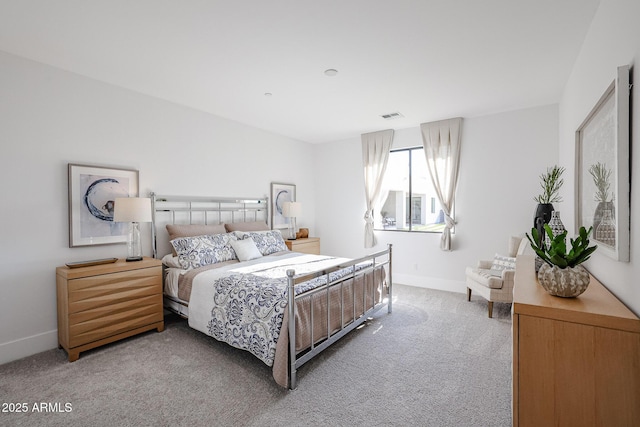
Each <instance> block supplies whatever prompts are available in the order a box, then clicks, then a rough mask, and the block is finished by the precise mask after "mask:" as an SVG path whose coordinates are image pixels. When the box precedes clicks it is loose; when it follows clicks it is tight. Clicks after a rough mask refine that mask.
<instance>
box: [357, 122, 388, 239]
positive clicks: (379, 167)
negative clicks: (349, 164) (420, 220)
mask: <svg viewBox="0 0 640 427" xmlns="http://www.w3.org/2000/svg"><path fill="white" fill-rule="evenodd" d="M361 138H362V164H363V166H364V190H365V197H366V201H367V211H366V212H365V213H364V220H365V225H364V247H365V248H371V247H373V246H375V245H376V236H375V234H374V233H373V225H374V221H373V217H374V211H375V209H376V207H377V206H378V205H379V203H380V202H381V200H380V196H381V193H382V191H381V190H382V181H383V178H384V172H385V171H386V169H387V163H388V161H389V151H390V150H391V144H392V143H393V129H388V130H382V131H379V132H371V133H365V134H362V135H361Z"/></svg>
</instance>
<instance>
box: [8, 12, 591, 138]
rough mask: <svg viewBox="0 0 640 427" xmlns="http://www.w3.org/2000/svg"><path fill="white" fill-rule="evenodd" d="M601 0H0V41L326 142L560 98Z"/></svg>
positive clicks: (11, 49)
mask: <svg viewBox="0 0 640 427" xmlns="http://www.w3.org/2000/svg"><path fill="white" fill-rule="evenodd" d="M598 4H599V0H483V1H479V0H413V1H411V0H386V1H381V0H313V1H308V0H244V1H243V0H237V1H233V0H226V1H220V0H101V1H100V0H56V1H51V0H0V50H3V51H5V52H8V53H12V54H16V55H20V56H23V57H26V58H29V59H33V60H35V61H39V62H43V63H46V64H50V65H53V66H55V67H59V68H62V69H65V70H69V71H72V72H75V73H78V74H82V75H85V76H89V77H92V78H94V79H97V80H101V81H104V82H108V83H111V84H114V85H118V86H122V87H125V88H129V89H132V90H135V91H137V92H141V93H144V94H148V95H152V96H155V97H158V98H162V99H165V100H169V101H172V102H175V103H178V104H182V105H186V106H189V107H192V108H195V109H198V110H202V111H207V112H209V113H212V114H215V115H218V116H222V117H226V118H229V119H232V120H235V121H238V122H242V123H246V124H248V125H252V126H255V127H258V128H262V129H266V130H269V131H272V132H275V133H278V134H282V135H286V136H289V137H292V138H295V139H298V140H302V141H308V142H313V143H316V142H328V141H335V140H341V139H345V138H351V137H356V136H358V135H359V134H361V133H364V132H371V131H376V130H380V129H387V128H395V129H401V128H407V127H413V126H417V125H418V124H419V123H422V122H427V121H433V120H439V119H445V118H450V117H455V116H462V117H473V116H478V115H483V114H490V113H495V112H500V111H507V110H513V109H519V108H526V107H532V106H538V105H546V104H552V103H556V102H558V100H559V98H560V95H561V91H562V88H563V86H564V84H565V82H566V80H567V78H568V77H569V73H570V71H571V67H572V66H573V63H574V61H575V59H576V57H577V55H578V52H579V50H580V47H581V46H582V42H583V40H584V37H585V34H586V32H587V30H588V28H589V25H590V23H591V20H592V18H593V16H594V14H595V11H596V9H597V7H598ZM328 68H335V69H337V70H338V71H339V73H338V75H337V76H335V77H326V76H325V75H324V74H323V72H324V70H325V69H328ZM265 92H270V93H272V94H273V95H272V96H270V97H267V96H265ZM394 111H399V112H400V113H402V114H403V115H404V118H401V119H396V120H393V121H385V120H384V119H382V118H380V117H379V116H380V115H382V114H385V113H390V112H394Z"/></svg>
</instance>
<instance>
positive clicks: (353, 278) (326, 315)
mask: <svg viewBox="0 0 640 427" xmlns="http://www.w3.org/2000/svg"><path fill="white" fill-rule="evenodd" d="M391 250H392V246H391V245H388V247H387V249H386V250H383V251H380V252H377V253H374V254H371V255H368V256H365V257H363V258H359V259H356V260H352V261H349V262H347V263H344V264H340V265H338V266H335V267H332V268H330V269H326V270H322V271H318V272H315V273H311V274H308V275H305V276H302V277H298V278H295V277H294V276H295V271H294V270H287V285H288V286H287V287H288V313H287V314H288V318H289V324H288V334H289V372H288V374H289V375H288V376H289V388H290V389H291V390H293V389H295V388H296V387H297V379H296V371H297V369H298V368H300V367H301V366H302V365H303V364H305V363H306V362H308V361H309V360H311V359H312V358H313V357H315V356H316V355H317V354H319V353H320V352H322V351H323V350H324V349H326V348H327V347H329V346H330V345H331V344H333V343H334V342H336V341H338V340H339V339H340V338H342V337H343V336H344V335H346V334H347V333H349V332H350V331H352V330H353V329H355V328H357V327H358V326H360V325H361V324H362V323H364V322H365V321H366V320H367V319H368V318H369V316H370V315H372V314H373V313H375V312H376V311H378V310H379V309H380V308H382V307H383V306H384V305H385V303H386V305H387V312H388V313H391V312H392V288H393V286H392V279H391V277H392V271H391V264H392V263H391ZM363 263H367V267H365V268H357V267H358V266H359V265H360V266H361V265H362V264H363ZM344 269H347V270H348V271H349V272H348V274H346V275H343V276H341V277H339V278H335V279H332V278H331V277H330V275H331V273H334V272H337V271H339V270H344ZM319 277H320V278H324V280H325V284H324V285H322V286H319V287H317V288H315V289H313V290H312V291H310V292H305V293H301V294H300V295H295V286H296V285H297V284H298V283H302V282H305V281H307V280H311V279H315V278H319ZM385 290H386V295H385ZM305 298H306V299H308V300H309V307H310V309H309V310H308V311H307V312H306V313H304V314H305V323H306V324H305V327H306V330H308V331H309V334H310V336H309V337H305V338H304V340H297V339H296V338H297V337H296V330H297V329H296V322H297V321H298V315H301V314H302V313H297V312H296V310H298V308H297V307H298V306H299V305H298V304H299V303H300V302H301V301H302V300H303V299H305ZM319 298H322V299H324V298H326V301H320V304H314V300H317V299H319ZM318 307H321V308H320V309H319V308H318ZM318 310H321V312H320V313H319V314H316V313H318ZM318 322H322V323H323V324H321V325H319V324H318ZM325 322H326V324H325ZM317 331H321V332H317ZM301 341H304V342H305V343H308V346H307V345H305V349H304V350H303V351H300V349H299V348H298V347H299V344H298V346H297V345H296V342H301Z"/></svg>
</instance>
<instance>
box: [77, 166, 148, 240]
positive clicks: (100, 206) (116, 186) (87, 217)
mask: <svg viewBox="0 0 640 427" xmlns="http://www.w3.org/2000/svg"><path fill="white" fill-rule="evenodd" d="M68 168H69V170H68V173H69V247H70V248H73V247H77V246H90V245H106V244H112V243H124V242H126V241H127V233H128V224H127V223H117V222H114V221H113V208H114V202H115V199H116V197H137V196H138V171H137V170H132V169H119V168H107V167H101V166H89V165H78V164H72V163H69V166H68Z"/></svg>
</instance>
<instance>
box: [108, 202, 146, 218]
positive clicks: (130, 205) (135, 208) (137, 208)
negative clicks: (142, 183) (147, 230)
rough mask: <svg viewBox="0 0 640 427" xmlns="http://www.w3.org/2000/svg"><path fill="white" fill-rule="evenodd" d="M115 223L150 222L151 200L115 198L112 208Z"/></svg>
mask: <svg viewBox="0 0 640 427" xmlns="http://www.w3.org/2000/svg"><path fill="white" fill-rule="evenodd" d="M113 220H114V221H115V222H151V199H149V198H148V197H117V198H116V200H115V205H114V208H113Z"/></svg>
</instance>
